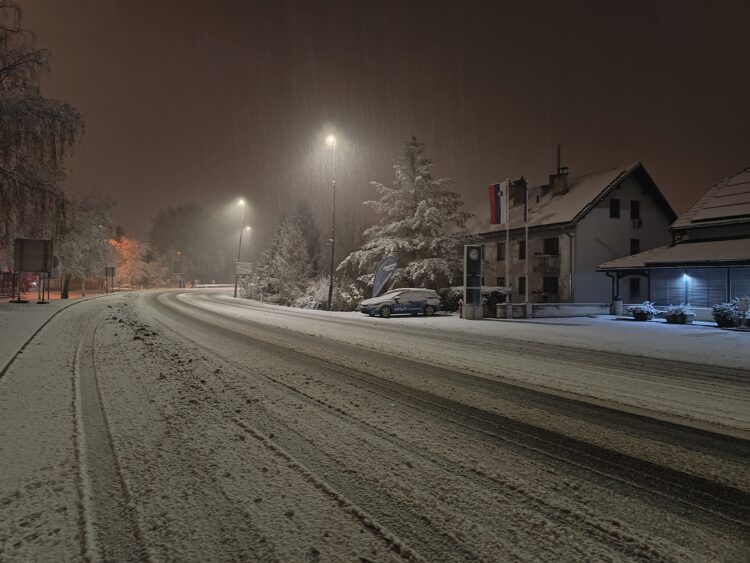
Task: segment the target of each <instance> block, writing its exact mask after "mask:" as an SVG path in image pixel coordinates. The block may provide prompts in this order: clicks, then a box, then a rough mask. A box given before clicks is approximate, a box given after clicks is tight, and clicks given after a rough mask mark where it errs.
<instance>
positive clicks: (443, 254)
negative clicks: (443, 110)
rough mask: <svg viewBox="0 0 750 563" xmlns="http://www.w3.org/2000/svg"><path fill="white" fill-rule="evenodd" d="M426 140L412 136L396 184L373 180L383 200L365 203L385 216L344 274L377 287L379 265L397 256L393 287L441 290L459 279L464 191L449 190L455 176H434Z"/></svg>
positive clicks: (396, 168)
mask: <svg viewBox="0 0 750 563" xmlns="http://www.w3.org/2000/svg"><path fill="white" fill-rule="evenodd" d="M425 152H426V148H425V144H424V143H421V142H419V141H417V139H416V138H415V137H412V138H411V139H410V140H409V141H407V142H406V143H405V144H404V152H403V156H402V157H401V159H399V160H398V161H397V162H396V163H395V165H394V166H393V169H394V171H395V174H396V178H395V180H394V182H393V187H388V186H385V185H383V184H381V183H380V182H371V185H373V186H374V187H375V188H376V189H377V191H378V193H379V194H380V199H379V200H377V201H366V202H365V205H367V206H369V207H370V208H372V209H373V211H375V213H377V214H378V215H379V216H380V220H379V222H378V223H377V224H376V225H374V226H373V227H370V228H369V229H367V230H366V231H365V232H364V233H363V236H364V238H365V243H364V245H363V246H362V248H360V249H359V250H356V251H354V252H352V253H351V254H349V256H347V257H346V258H345V259H344V260H343V261H342V262H341V264H340V265H339V267H338V271H339V272H346V273H349V274H351V275H355V276H357V277H358V279H359V280H360V281H363V282H365V283H367V284H368V285H372V279H373V276H374V272H375V268H376V267H377V264H378V262H380V260H382V259H383V258H384V257H386V256H389V255H393V256H396V257H397V258H398V260H399V268H398V269H397V270H396V272H395V273H394V276H393V278H392V282H391V283H392V286H397V287H398V286H401V287H404V286H416V287H431V288H438V287H443V286H446V285H449V284H451V283H452V282H453V281H455V280H457V279H459V278H460V269H461V245H462V242H463V238H464V236H465V229H464V225H465V223H466V220H467V219H468V218H469V215H468V214H467V213H465V212H463V211H462V210H461V209H462V207H463V201H461V198H460V196H459V194H457V193H456V192H452V191H450V190H448V189H447V188H448V186H449V185H450V184H451V183H452V182H453V180H452V179H450V178H434V177H433V176H432V169H433V166H434V165H433V162H432V161H431V160H430V159H428V158H427V157H426V155H425Z"/></svg>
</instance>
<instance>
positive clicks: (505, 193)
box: [503, 178, 513, 301]
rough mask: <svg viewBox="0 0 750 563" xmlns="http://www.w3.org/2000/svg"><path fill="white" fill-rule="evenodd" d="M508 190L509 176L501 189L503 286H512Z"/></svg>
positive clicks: (511, 298)
mask: <svg viewBox="0 0 750 563" xmlns="http://www.w3.org/2000/svg"><path fill="white" fill-rule="evenodd" d="M509 191H510V178H507V179H506V180H505V189H504V190H503V208H504V209H505V287H510V288H512V287H513V285H512V284H511V282H510V207H508V203H509V199H510V198H509V197H508V192H509ZM509 301H513V290H512V289H511V292H510V299H509Z"/></svg>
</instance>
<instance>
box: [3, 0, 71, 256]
mask: <svg viewBox="0 0 750 563" xmlns="http://www.w3.org/2000/svg"><path fill="white" fill-rule="evenodd" d="M33 39H34V37H33V35H32V34H31V32H29V31H27V30H25V29H23V27H22V26H21V8H20V7H19V5H18V4H17V3H16V2H15V1H13V0H0V143H1V144H0V249H3V250H6V251H9V250H10V249H11V248H12V240H13V238H14V237H16V236H21V235H22V236H44V237H52V236H53V235H55V234H58V233H59V232H60V230H61V229H62V226H63V222H64V210H65V205H64V196H63V193H62V191H61V190H60V185H61V183H62V180H63V167H62V162H63V158H64V156H65V154H66V152H67V151H68V150H69V149H70V148H72V146H73V144H74V142H75V139H76V137H77V136H78V134H79V133H80V131H81V129H82V119H81V115H80V114H79V112H78V111H77V110H76V109H75V108H73V107H71V106H70V105H68V104H66V103H63V102H59V101H56V100H50V99H47V98H44V97H42V96H41V94H40V92H39V75H40V73H41V72H42V71H43V70H44V69H45V68H46V64H47V53H46V52H45V51H44V50H42V49H37V48H35V47H34V45H33ZM6 259H7V260H10V256H7V257H6Z"/></svg>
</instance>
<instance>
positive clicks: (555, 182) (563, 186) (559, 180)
mask: <svg viewBox="0 0 750 563" xmlns="http://www.w3.org/2000/svg"><path fill="white" fill-rule="evenodd" d="M549 185H550V186H551V187H552V193H553V194H554V195H564V194H566V193H568V167H567V166H560V145H557V174H550V176H549Z"/></svg>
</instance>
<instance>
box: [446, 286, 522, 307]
mask: <svg viewBox="0 0 750 563" xmlns="http://www.w3.org/2000/svg"><path fill="white" fill-rule="evenodd" d="M509 293H510V288H507V287H496V286H494V287H483V288H482V304H483V305H484V306H485V307H487V308H488V309H490V310H494V308H495V306H496V305H497V304H498V303H505V300H506V299H507V296H508V294H509ZM438 295H439V296H440V301H441V303H442V305H443V309H444V310H446V311H449V312H455V311H458V302H459V301H460V300H462V299H463V298H464V286H462V285H454V286H452V287H446V288H443V289H440V290H438Z"/></svg>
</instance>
